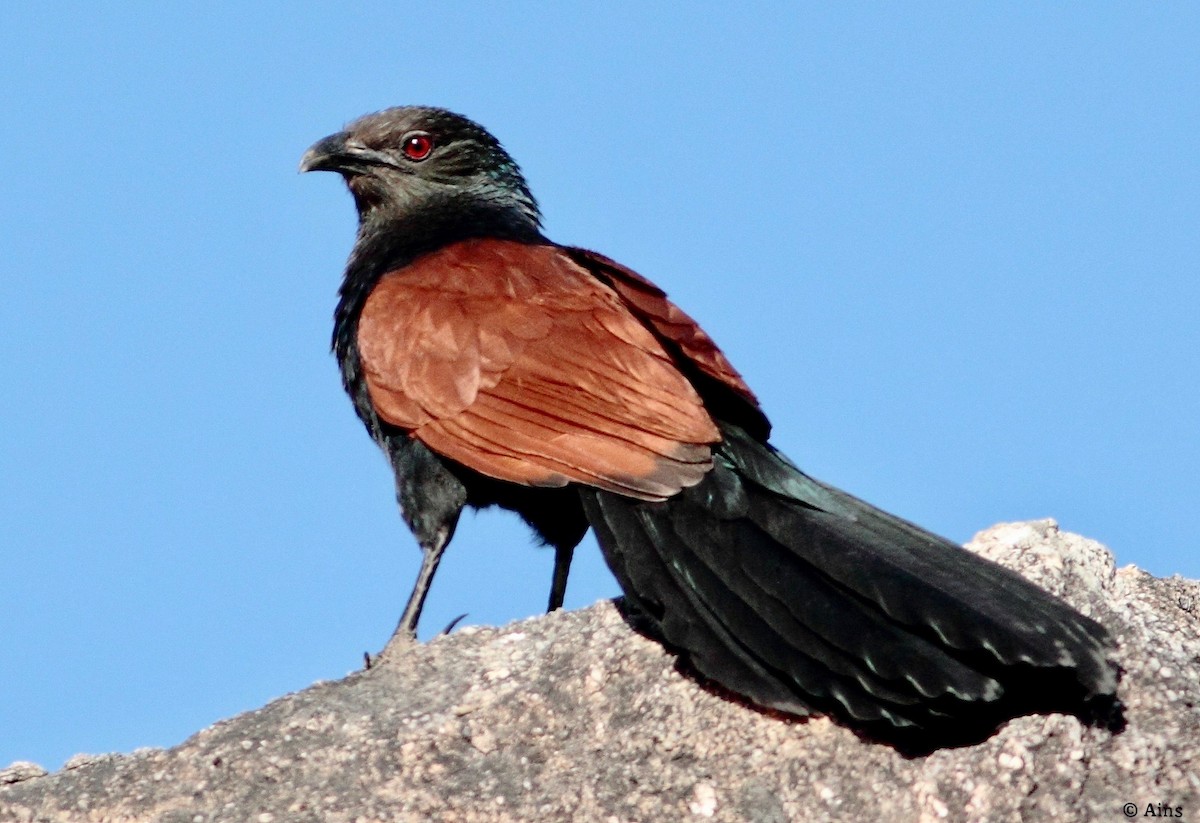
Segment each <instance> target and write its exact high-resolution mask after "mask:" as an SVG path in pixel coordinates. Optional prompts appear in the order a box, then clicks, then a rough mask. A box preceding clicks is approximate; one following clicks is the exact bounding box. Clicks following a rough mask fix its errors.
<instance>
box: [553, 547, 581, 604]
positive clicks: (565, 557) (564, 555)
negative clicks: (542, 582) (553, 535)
mask: <svg viewBox="0 0 1200 823" xmlns="http://www.w3.org/2000/svg"><path fill="white" fill-rule="evenodd" d="M574 554H575V544H574V543H566V544H563V543H560V544H558V545H556V546H555V547H554V578H553V579H552V580H551V581H550V605H549V606H547V607H546V611H547V612H552V611H555V610H557V609H561V608H562V604H563V596H564V595H565V594H566V593H567V575H568V574H569V573H570V571H571V558H572V557H573V556H574Z"/></svg>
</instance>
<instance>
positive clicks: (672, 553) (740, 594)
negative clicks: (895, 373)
mask: <svg viewBox="0 0 1200 823" xmlns="http://www.w3.org/2000/svg"><path fill="white" fill-rule="evenodd" d="M724 434H725V441H724V442H723V443H722V444H721V445H720V446H718V447H717V448H716V450H715V451H716V454H715V466H714V468H713V470H712V471H711V472H710V473H709V474H708V475H707V476H706V477H705V479H704V480H703V481H702V482H701V483H700V484H699V485H697V486H695V487H693V488H690V489H687V490H685V491H684V492H682V493H680V494H679V495H676V496H675V497H673V498H671V499H670V500H667V501H666V502H662V503H646V502H639V501H635V500H630V499H628V498H625V497H622V496H620V495H615V494H610V493H606V492H599V491H587V492H583V499H584V507H585V509H586V511H587V515H588V519H589V521H590V522H591V524H592V526H593V527H594V528H595V530H596V532H597V536H598V538H599V541H600V545H601V548H602V550H603V551H604V555H605V558H606V560H607V561H608V564H609V566H610V568H611V569H612V571H613V573H614V575H615V576H616V578H617V580H618V582H619V583H620V584H621V587H622V589H623V590H624V592H625V596H626V599H627V602H628V604H629V606H631V607H632V609H633V610H634V611H636V613H638V614H639V615H640V619H641V621H642V622H643V624H644V626H645V628H646V630H647V631H648V632H649V633H650V634H652V635H654V636H656V637H657V638H658V639H660V640H661V641H663V642H664V643H665V644H666V645H667V646H669V647H670V648H672V649H674V650H675V651H677V652H678V653H679V654H680V655H681V657H682V658H683V659H684V661H685V663H686V664H688V665H689V666H690V667H692V668H694V669H695V670H696V671H697V672H698V673H699V674H701V675H702V676H703V677H705V678H708V679H710V680H712V681H714V682H716V683H717V684H719V685H720V686H722V687H724V688H726V689H728V690H730V691H733V692H735V693H737V694H740V695H742V696H743V697H745V698H748V699H749V700H750V701H751V702H753V703H755V704H757V705H759V706H762V707H765V708H769V709H777V710H781V711H784V712H787V713H790V714H796V715H805V714H809V713H812V712H820V713H828V714H832V715H834V716H836V717H838V718H840V719H841V720H843V721H844V722H846V723H848V724H849V725H851V726H853V727H854V728H856V729H858V730H860V731H862V732H864V733H866V734H868V735H869V736H872V737H875V738H878V739H882V740H885V741H888V742H891V743H893V744H894V745H897V746H900V747H901V748H903V749H905V750H909V751H913V752H919V751H926V750H931V749H933V748H937V747H941V746H945V745H959V744H964V743H970V742H975V741H977V740H980V739H983V738H984V737H986V736H987V735H988V734H990V733H991V732H992V731H993V730H994V729H995V728H996V726H998V725H999V724H1000V723H1002V722H1003V721H1004V720H1006V719H1008V718H1010V717H1014V716H1017V715H1020V714H1026V713H1029V712H1046V711H1064V712H1070V713H1073V714H1077V715H1079V716H1080V717H1082V718H1084V719H1085V720H1088V721H1089V722H1103V723H1105V724H1107V725H1109V726H1110V727H1113V728H1115V727H1117V726H1119V724H1120V704H1119V702H1118V701H1117V700H1116V697H1115V693H1116V687H1117V679H1118V670H1117V667H1116V666H1115V665H1114V664H1113V663H1112V662H1111V660H1110V659H1109V657H1110V654H1111V652H1112V650H1113V648H1112V642H1111V640H1110V639H1109V637H1108V634H1107V632H1106V631H1105V630H1104V628H1103V627H1102V626H1100V625H1099V624H1098V623H1096V622H1095V621H1093V620H1091V619H1089V618H1087V617H1084V616H1083V615H1081V614H1079V613H1078V612H1077V611H1075V610H1074V609H1072V608H1071V607H1070V606H1068V605H1067V604H1066V603H1064V602H1063V601H1061V600H1059V599H1058V598H1056V597H1054V596H1052V595H1050V594H1049V593H1047V592H1045V591H1044V590H1042V589H1040V588H1038V587H1037V586H1035V585H1033V584H1032V583H1030V582H1028V581H1027V580H1025V579H1024V578H1023V577H1021V576H1020V575H1018V574H1016V573H1015V572H1012V571H1010V570H1008V569H1005V568H1003V567H1001V566H999V565H997V564H995V563H992V562H990V561H987V560H985V559H983V558H980V557H977V556H975V555H973V554H971V553H970V552H967V551H965V550H963V549H962V548H960V547H959V546H956V545H954V544H952V543H950V542H949V541H947V540H944V539H942V538H940V537H937V536H936V535H933V534H931V533H929V532H927V531H925V530H923V529H921V528H919V527H918V526H915V525H913V524H911V523H908V522H906V521H904V520H901V519H899V518H897V517H893V516H892V515H889V514H887V513H886V512H883V511H880V510H879V509H876V508H874V507H872V506H870V505H869V504H867V503H864V502H862V501H861V500H858V499H856V498H854V497H852V496H850V495H848V494H846V493H845V492H842V491H839V490H838V489H835V488H833V487H830V486H826V485H824V484H822V483H820V482H819V481H816V480H813V479H812V478H810V477H808V476H807V475H805V474H804V473H803V472H801V471H800V470H799V469H797V468H796V467H795V466H793V465H792V464H791V463H789V462H788V461H787V459H786V458H784V457H783V456H782V455H781V454H779V453H778V452H776V451H775V450H774V449H773V448H771V447H770V446H768V445H764V444H762V443H759V442H758V441H756V440H754V439H753V438H751V437H749V436H747V435H746V434H745V433H743V432H742V431H741V430H740V429H737V428H735V427H732V426H726V427H724Z"/></svg>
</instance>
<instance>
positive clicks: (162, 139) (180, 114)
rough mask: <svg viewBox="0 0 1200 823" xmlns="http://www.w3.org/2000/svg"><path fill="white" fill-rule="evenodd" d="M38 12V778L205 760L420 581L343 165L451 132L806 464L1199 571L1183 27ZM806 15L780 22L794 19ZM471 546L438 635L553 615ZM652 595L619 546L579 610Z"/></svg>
mask: <svg viewBox="0 0 1200 823" xmlns="http://www.w3.org/2000/svg"><path fill="white" fill-rule="evenodd" d="M18 5H19V4H7V5H5V6H4V7H3V9H0V72H2V77H3V86H4V88H5V90H6V91H5V103H4V105H3V107H0V119H2V121H3V123H2V126H0V141H2V145H3V156H4V157H5V158H6V161H7V162H6V163H5V171H4V174H3V176H2V177H0V191H2V196H0V250H2V253H0V386H2V389H0V418H2V420H3V425H2V426H0V529H2V531H0V560H2V566H0V766H3V765H4V764H6V763H8V762H9V761H11V760H15V759H30V760H35V761H39V762H41V763H43V764H44V765H46V766H49V767H57V766H58V765H60V764H61V763H62V761H63V760H64V759H66V758H67V757H69V756H70V755H72V754H74V753H76V752H80V751H87V752H100V751H110V750H130V749H133V748H135V747H138V746H145V745H172V744H174V743H177V742H179V741H181V740H182V739H184V738H185V737H186V736H187V735H188V734H190V733H191V732H194V731H196V730H198V729H199V728H201V727H203V726H204V725H207V724H209V723H212V722H214V721H216V720H218V719H220V718H223V717H226V716H229V715H231V714H233V713H235V712H239V711H243V710H246V709H251V708H254V707H256V706H259V705H261V704H263V703H264V702H266V701H267V700H268V699H270V698H272V697H276V696H279V695H282V694H284V693H286V692H288V691H293V690H296V689H300V688H303V687H305V686H307V685H309V684H310V683H312V682H313V681H315V680H317V679H330V678H337V677H340V676H342V675H344V674H345V673H346V672H348V671H350V670H353V669H355V668H356V667H358V666H359V665H360V664H361V658H362V653H363V652H364V651H367V650H371V651H375V650H378V649H379V648H380V647H381V646H382V644H383V643H384V641H385V640H386V639H387V637H388V635H389V634H390V632H391V629H392V627H393V625H394V623H395V620H396V619H397V617H398V616H399V612H400V608H401V606H402V604H403V600H404V597H405V596H406V594H407V591H408V588H409V585H410V582H411V577H412V575H413V573H414V572H415V569H416V564H417V560H418V553H417V550H416V549H415V547H414V544H413V542H412V540H411V538H410V537H409V535H408V533H407V531H406V530H405V529H404V527H403V525H402V524H401V522H400V520H399V518H398V516H397V514H396V512H395V507H394V503H393V499H392V490H391V481H390V477H389V474H388V470H387V467H386V466H385V464H384V462H383V460H382V459H381V458H380V457H379V455H378V454H377V453H376V452H375V450H374V447H373V446H372V444H371V443H370V441H369V440H368V438H367V437H366V435H365V434H364V432H363V431H362V429H361V427H360V425H359V424H358V422H357V421H356V420H355V418H354V415H353V413H352V411H351V408H350V405H349V402H348V401H347V400H346V399H345V397H344V396H343V394H342V391H341V387H340V384H339V380H338V377H337V371H336V368H335V365H334V363H333V360H332V358H331V356H330V355H329V353H328V337H329V330H330V313H331V311H332V308H333V303H334V294H335V290H336V287H337V284H338V281H339V277H340V273H341V270H342V266H343V263H344V260H345V256H346V253H347V252H348V250H349V248H350V244H351V242H352V237H353V231H354V225H355V223H354V213H353V207H352V204H351V201H350V198H349V196H348V195H347V193H346V192H345V190H344V188H343V186H342V185H341V183H340V181H339V180H338V179H337V178H336V177H335V176H332V175H307V176H303V177H302V176H300V175H298V174H297V173H296V165H297V163H298V161H299V158H300V155H301V153H302V152H303V151H304V149H305V148H306V147H307V146H308V145H309V144H310V143H312V142H313V141H315V140H316V139H317V138H319V137H322V136H324V135H326V134H328V133H330V132H333V131H336V130H338V129H339V128H340V127H341V125H342V124H343V123H344V122H345V121H347V120H349V119H352V118H354V117H356V116H358V115H360V114H363V113H365V112H368V111H373V110H376V109H379V108H383V107H385V106H389V105H395V104H400V103H428V104H436V105H442V106H446V107H449V108H453V109H456V110H459V111H461V112H463V113H465V114H467V115H469V116H471V117H473V118H474V119H476V120H478V121H480V122H482V123H484V124H485V125H487V126H488V127H489V128H490V129H492V130H493V131H494V132H495V133H496V134H497V135H498V136H499V137H500V138H501V139H502V140H503V141H504V142H505V144H506V145H507V146H508V147H509V149H510V150H511V151H512V153H513V154H514V156H515V157H516V158H517V159H518V161H519V162H520V163H521V164H522V166H523V167H524V169H525V171H526V173H527V176H528V177H529V180H530V183H531V185H532V186H533V188H534V191H535V193H536V194H537V195H538V197H539V199H540V201H541V203H542V206H543V209H544V211H545V214H546V225H547V231H548V233H549V234H550V235H551V236H552V237H554V238H555V239H558V240H560V241H562V242H569V243H573V244H577V245H583V246H588V247H592V248H595V249H597V250H600V251H603V252H604V253H605V254H608V255H610V256H613V257H615V258H617V259H618V260H621V261H622V262H624V263H626V264H628V265H630V266H632V267H634V268H635V269H637V270H639V271H641V272H642V273H643V274H645V275H646V276H648V277H650V278H652V279H654V280H656V281H657V282H658V283H659V284H661V285H662V286H663V287H665V288H666V289H667V290H668V291H669V292H670V293H671V294H672V295H673V296H674V297H675V298H676V300H677V301H678V302H679V303H680V304H681V305H683V306H684V307H685V308H686V309H687V310H688V311H689V312H690V313H692V314H693V315H694V316H696V317H697V318H699V319H700V320H701V322H702V323H703V324H704V326H705V327H706V329H707V330H708V331H709V332H710V333H711V334H712V335H713V336H714V337H715V338H716V339H717V340H718V341H719V343H720V344H721V345H722V347H723V348H724V349H725V351H726V352H727V353H728V354H729V356H730V357H731V358H732V360H733V361H734V363H735V364H736V365H737V366H738V367H739V369H740V370H741V371H742V372H743V374H744V375H745V376H746V378H747V380H748V381H749V382H750V384H751V385H752V386H753V387H754V388H755V389H756V391H757V392H758V393H759V396H760V398H761V399H762V401H763V403H764V405H765V407H766V409H767V411H768V412H769V413H770V415H771V417H772V418H773V420H774V422H775V427H776V428H775V431H776V434H775V438H774V441H775V443H776V444H777V445H778V446H780V447H781V448H782V449H783V450H784V451H786V452H787V453H788V454H789V455H790V456H791V457H792V458H793V459H794V460H795V461H796V462H798V463H799V464H800V465H801V466H803V467H804V468H806V469H807V470H808V471H810V472H811V473H812V474H814V475H816V476H818V477H820V478H822V479H825V480H828V481H830V482H833V483H835V484H837V485H839V486H842V487H844V488H846V489H848V490H850V491H851V492H853V493H855V494H857V495H859V496H862V497H865V498H866V499H868V500H871V501H872V502H875V503H876V504H878V505H881V506H883V507H885V508H888V509H890V510H892V511H895V512H896V513H898V514H901V515H903V516H905V517H907V518H909V519H912V520H916V521H918V522H920V523H922V524H924V525H926V526H928V527H929V528H932V529H934V530H936V531H939V532H941V533H943V534H945V535H947V536H948V537H951V538H953V539H955V540H959V541H965V540H967V539H969V538H970V536H971V535H972V534H973V533H974V532H975V531H977V530H979V529H982V528H985V527H987V526H990V525H992V524H993V523H996V522H998V521H1005V520H1020V519H1028V518H1040V517H1055V518H1057V519H1058V520H1059V521H1060V522H1061V524H1062V526H1063V527H1064V528H1065V529H1069V530H1072V531H1076V532H1080V533H1083V534H1085V535H1088V536H1090V537H1094V538H1097V539H1099V540H1101V541H1103V542H1105V543H1106V544H1107V545H1109V546H1110V547H1111V548H1112V549H1113V550H1114V551H1115V552H1116V556H1117V560H1118V563H1120V564H1127V563H1134V564H1137V565H1138V566H1140V567H1143V568H1146V569H1148V570H1150V571H1152V572H1154V573H1155V574H1159V575H1166V574H1171V573H1181V574H1183V575H1185V576H1189V577H1200V559H1198V557H1197V553H1196V541H1195V538H1194V534H1195V526H1194V523H1195V516H1194V511H1195V505H1196V500H1197V499H1198V498H1200V479H1198V475H1197V471H1196V465H1197V462H1198V461H1200V437H1198V436H1197V420H1200V386H1198V384H1197V372H1198V368H1197V366H1198V365H1200V363H1198V361H1200V357H1198V356H1197V353H1196V352H1197V346H1198V344H1200V340H1198V335H1197V315H1198V313H1200V285H1198V284H1197V273H1198V272H1200V232H1198V231H1197V226H1198V225H1200V51H1198V50H1197V49H1196V43H1197V42H1200V9H1198V8H1197V7H1196V6H1194V5H1191V4H1181V3H1160V4H1120V5H1119V4H1055V5H1054V6H1053V7H1047V6H1045V5H1044V4H1033V3H1028V4H1005V5H1003V6H1002V5H999V4H997V5H994V6H985V5H983V4H960V3H948V2H947V3H921V4H886V5H884V4H852V3H838V4H743V5H740V6H736V7H735V6H731V5H730V4H728V3H721V4H717V3H693V4H688V5H687V8H688V10H689V11H688V13H687V14H683V13H674V12H670V11H665V10H664V9H663V8H661V7H659V8H651V7H649V4H632V3H629V4H595V5H594V6H583V5H581V4H574V5H572V4H560V5H557V6H555V7H553V8H550V9H545V8H541V7H540V6H541V4H531V3H516V4H504V7H503V8H500V7H499V5H500V4H496V6H497V7H485V6H484V5H483V4H473V3H455V2H450V3H438V4H429V5H428V6H427V7H425V8H421V7H415V6H413V5H412V4H396V3H375V2H361V3H356V4H353V5H351V6H346V5H344V4H343V5H341V6H337V5H330V4H328V3H322V4H317V3H287V4H284V3H260V4H241V3H238V4H232V3H206V4H161V3H138V2H132V3H124V4H121V5H120V7H119V8H110V7H109V6H111V5H112V4H100V3H80V4H61V5H59V6H56V7H53V8H52V7H49V6H36V7H33V6H31V7H30V10H25V9H19V8H18ZM785 6H786V9H785ZM551 562H552V558H551V554H550V553H549V552H548V551H545V550H539V549H536V548H534V547H533V544H532V541H531V540H530V538H529V536H528V534H527V533H526V531H525V530H524V528H523V527H522V526H521V525H520V524H519V523H518V522H517V521H516V520H515V518H512V517H511V516H508V515H503V514H499V513H487V514H482V515H479V516H474V517H473V516H468V517H466V518H465V519H464V522H463V525H462V527H461V528H460V530H459V534H458V536H457V538H456V540H455V542H454V544H453V546H452V547H451V550H450V552H449V553H448V555H447V558H446V560H445V562H444V564H443V567H442V570H441V572H440V574H439V576H438V579H437V582H436V584H435V587H434V590H433V593H432V595H431V598H430V602H429V605H428V608H427V612H426V615H425V620H424V624H423V626H424V632H423V634H425V635H428V634H429V633H430V632H433V631H436V630H437V629H438V628H440V627H441V626H443V625H445V623H446V622H447V621H448V620H449V619H450V618H452V617H453V616H455V615H457V614H460V613H462V612H467V613H469V617H468V620H467V622H468V623H489V624H497V623H504V622H507V621H510V620H513V619H516V618H520V617H524V616H527V615H531V614H534V613H536V612H538V611H539V610H540V609H541V608H542V607H543V605H544V601H545V596H546V591H547V586H548V581H549V574H550V568H551ZM616 593H617V589H616V586H615V583H613V581H612V580H611V578H610V577H609V576H608V575H607V572H606V571H605V570H604V567H603V563H602V561H601V559H600V557H599V554H598V551H597V550H596V549H595V547H594V544H592V543H590V541H589V542H588V543H586V544H585V545H584V547H582V548H581V550H580V551H579V552H578V559H577V561H576V566H575V572H574V575H573V578H572V585H571V587H570V589H569V591H568V593H567V605H568V607H571V608H577V607H580V606H584V605H587V604H590V603H592V602H594V601H596V600H598V599H600V598H604V597H610V596H613V595H615V594H616Z"/></svg>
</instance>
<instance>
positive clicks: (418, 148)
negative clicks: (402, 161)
mask: <svg viewBox="0 0 1200 823" xmlns="http://www.w3.org/2000/svg"><path fill="white" fill-rule="evenodd" d="M401 148H402V149H403V151H404V156H405V157H407V158H408V159H409V160H424V159H425V158H426V157H428V156H429V153H430V152H431V151H433V138H432V137H431V136H429V135H428V134H426V133H425V132H423V131H414V132H412V133H411V134H406V135H404V142H403V143H402V144H401Z"/></svg>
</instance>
